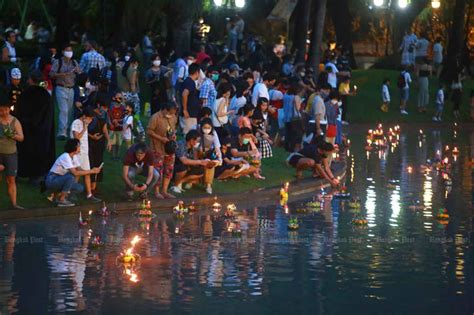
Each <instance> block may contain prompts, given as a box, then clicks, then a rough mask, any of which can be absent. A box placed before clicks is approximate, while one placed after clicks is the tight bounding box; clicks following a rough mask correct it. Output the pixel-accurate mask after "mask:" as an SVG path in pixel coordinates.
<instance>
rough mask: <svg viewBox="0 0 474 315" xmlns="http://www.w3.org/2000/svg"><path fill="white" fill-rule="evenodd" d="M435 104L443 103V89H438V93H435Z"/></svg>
mask: <svg viewBox="0 0 474 315" xmlns="http://www.w3.org/2000/svg"><path fill="white" fill-rule="evenodd" d="M436 104H441V105H442V104H444V91H443V89H439V90H438V93H436Z"/></svg>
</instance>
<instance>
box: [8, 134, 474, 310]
mask: <svg viewBox="0 0 474 315" xmlns="http://www.w3.org/2000/svg"><path fill="white" fill-rule="evenodd" d="M412 134H416V132H406V133H405V134H403V135H402V137H401V143H400V145H399V146H398V147H397V148H396V149H394V150H393V152H387V153H382V154H379V153H377V152H372V153H370V154H368V155H367V154H366V152H365V151H363V148H362V147H363V145H364V143H365V139H364V136H363V135H362V134H355V135H354V136H353V137H352V143H353V146H352V148H351V153H350V157H349V165H348V170H349V173H348V176H347V178H346V182H347V186H348V187H349V190H350V191H351V192H352V194H353V195H354V196H357V197H360V198H361V204H362V211H361V215H362V216H364V217H365V218H366V219H367V221H368V227H367V228H356V227H354V226H353V225H351V220H352V218H353V216H354V213H353V211H351V210H350V209H349V208H348V207H347V205H346V204H345V203H343V202H340V201H337V200H333V201H332V202H326V203H324V205H323V207H322V210H321V211H320V212H319V213H309V214H295V213H293V215H296V216H298V217H299V219H300V220H301V222H300V229H299V230H298V231H295V232H289V231H288V230H287V222H288V218H289V215H288V214H285V213H284V212H283V211H282V210H281V209H280V208H279V207H277V206H270V207H263V208H251V209H239V211H238V217H237V218H238V220H239V221H240V224H241V228H242V236H241V237H240V238H238V237H233V236H232V235H231V234H230V233H229V232H227V231H226V226H225V223H224V220H223V219H222V218H216V217H215V216H214V215H213V214H210V213H209V212H207V211H204V212H200V213H196V214H193V215H190V216H188V217H187V218H186V219H185V220H184V221H182V222H179V221H176V220H174V219H173V218H172V217H171V216H168V215H159V216H158V217H157V218H155V219H154V220H153V221H151V222H150V223H140V222H138V220H137V219H131V218H130V217H129V216H127V215H121V216H119V217H117V218H111V219H107V220H106V221H104V222H101V221H102V220H99V219H97V220H95V222H94V224H93V226H92V228H93V232H94V233H96V234H99V235H101V236H102V238H103V240H104V241H105V242H106V246H105V247H104V248H101V249H99V250H91V249H89V248H88V244H89V241H90V235H89V233H88V231H87V230H79V229H78V228H77V225H76V220H75V219H73V218H67V219H52V220H36V221H24V222H15V223H5V224H3V225H2V226H1V230H0V231H1V234H0V236H1V237H2V239H3V240H4V242H2V243H1V246H0V314H9V313H12V314H47V313H63V312H66V311H84V312H86V313H87V314H101V313H104V314H151V313H157V312H166V313H177V314H180V313H183V312H193V313H196V314H212V313H215V314H222V313H223V312H226V313H239V314H241V313H255V314H270V313H306V314H319V313H324V314H347V313H369V314H375V313H382V312H384V313H404V314H426V313H434V314H446V313H456V314H471V313H472V312H473V311H474V306H473V304H474V302H473V301H474V280H473V273H474V270H473V269H474V267H473V266H474V263H473V253H472V249H471V248H470V244H472V240H473V225H472V224H473V222H472V220H473V219H472V217H473V213H472V210H471V209H472V204H471V203H472V198H473V195H472V168H471V165H470V164H469V162H470V161H471V159H472V158H474V154H473V153H474V134H472V133H470V134H469V136H466V137H464V138H461V139H457V140H456V141H457V143H458V146H459V147H460V151H461V154H460V156H459V158H458V161H457V162H456V163H455V164H454V168H453V176H452V177H453V186H452V189H450V188H449V187H446V185H445V184H444V181H443V180H442V178H441V177H440V176H439V175H438V174H436V173H435V172H429V171H426V170H424V169H422V168H421V164H424V163H425V161H426V159H430V158H433V156H434V155H435V154H436V152H437V151H442V150H443V148H444V147H445V145H446V144H449V145H451V144H452V141H453V140H452V133H451V131H446V132H443V133H442V134H441V133H439V132H436V131H435V132H432V133H428V137H427V139H426V141H424V142H422V144H421V147H420V145H419V141H418V139H417V137H416V136H412ZM367 156H368V158H367ZM409 166H411V167H413V172H412V173H411V174H409V173H408V172H407V167H409ZM389 183H390V185H389ZM290 201H291V194H290ZM414 201H419V202H420V203H421V204H423V205H424V208H423V209H419V210H413V209H410V208H409V205H411V204H412V203H413V202H414ZM256 202H258V200H256ZM301 206H302V204H299V203H297V204H290V209H291V210H292V211H295V210H296V209H298V208H301ZM444 207H447V209H448V210H449V213H450V215H451V219H450V221H449V224H448V225H447V226H444V225H441V224H439V222H438V221H437V220H436V219H435V216H436V214H437V212H438V209H440V208H444ZM135 234H139V235H141V237H142V238H143V241H142V242H141V243H140V244H139V245H138V246H137V252H138V253H140V255H141V257H142V260H141V263H140V266H139V268H138V269H137V277H138V282H137V283H133V282H131V281H130V280H129V278H130V277H129V276H127V275H126V274H124V273H125V270H124V268H123V267H122V266H120V265H117V264H116V261H115V258H116V257H117V255H118V254H119V252H120V251H121V250H123V249H124V248H125V247H127V246H128V244H129V241H130V239H131V237H132V236H133V235H135Z"/></svg>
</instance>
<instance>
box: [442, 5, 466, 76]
mask: <svg viewBox="0 0 474 315" xmlns="http://www.w3.org/2000/svg"><path fill="white" fill-rule="evenodd" d="M465 9H466V0H456V4H455V5H454V11H453V23H452V24H451V30H450V32H449V42H448V53H447V56H446V62H445V67H444V69H445V70H452V71H445V73H443V79H444V80H446V81H448V83H449V82H450V81H451V80H452V79H453V77H454V76H455V75H456V73H455V72H456V71H457V68H458V67H457V61H458V60H459V61H461V57H462V53H463V50H464V39H465V38H466V35H465V34H464V27H465V22H464V17H465V12H464V11H465Z"/></svg>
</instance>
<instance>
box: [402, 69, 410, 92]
mask: <svg viewBox="0 0 474 315" xmlns="http://www.w3.org/2000/svg"><path fill="white" fill-rule="evenodd" d="M403 76H404V77H405V87H404V89H409V88H410V83H411V75H410V73H409V72H407V71H405V72H404V73H403Z"/></svg>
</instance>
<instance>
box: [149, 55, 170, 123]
mask: <svg viewBox="0 0 474 315" xmlns="http://www.w3.org/2000/svg"><path fill="white" fill-rule="evenodd" d="M151 60H152V66H151V68H150V69H148V70H147V71H146V73H145V81H146V83H147V84H148V86H149V87H150V91H151V92H152V96H151V100H150V103H151V114H152V115H153V114H154V113H156V112H158V111H160V110H161V109H162V106H163V105H164V104H166V103H167V102H168V101H169V98H168V90H169V89H170V87H171V85H170V83H169V82H168V79H167V77H166V74H167V73H168V71H169V69H168V68H166V67H165V66H163V65H161V58H160V56H159V55H158V54H154V55H152V56H151Z"/></svg>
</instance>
